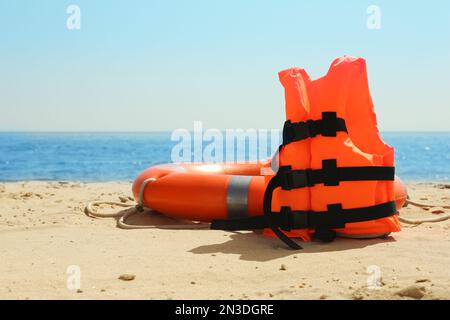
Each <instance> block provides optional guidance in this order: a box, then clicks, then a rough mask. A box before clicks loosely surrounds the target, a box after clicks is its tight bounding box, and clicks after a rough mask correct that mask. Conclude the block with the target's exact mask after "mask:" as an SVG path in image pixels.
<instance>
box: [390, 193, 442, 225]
mask: <svg viewBox="0 0 450 320" xmlns="http://www.w3.org/2000/svg"><path fill="white" fill-rule="evenodd" d="M406 204H410V205H413V206H416V207H419V208H435V207H441V208H445V209H449V208H450V206H446V205H436V204H431V203H429V204H427V203H420V202H415V201H412V200H409V199H407V200H406ZM398 219H399V220H400V221H401V222H403V223H408V224H422V223H427V222H442V221H445V220H448V219H450V214H445V215H440V216H437V217H435V218H422V219H408V218H403V217H402V216H400V215H399V217H398Z"/></svg>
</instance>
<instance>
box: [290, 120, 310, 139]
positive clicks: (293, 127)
mask: <svg viewBox="0 0 450 320" xmlns="http://www.w3.org/2000/svg"><path fill="white" fill-rule="evenodd" d="M310 121H311V120H308V121H306V122H304V121H302V122H297V123H292V122H291V121H290V120H288V121H286V122H285V123H284V127H283V144H287V143H288V142H289V141H300V140H304V139H306V138H309V137H310V136H311V134H310V124H311V122H310Z"/></svg>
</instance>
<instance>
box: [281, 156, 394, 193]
mask: <svg viewBox="0 0 450 320" xmlns="http://www.w3.org/2000/svg"><path fill="white" fill-rule="evenodd" d="M277 176H278V179H279V181H280V187H281V188H282V189H283V190H292V189H296V188H304V187H312V186H314V185H316V184H320V183H323V184H324V185H325V186H338V185H339V182H341V181H375V180H379V181H393V180H394V179H395V167H383V166H379V167H376V166H374V167H337V162H336V159H327V160H322V169H305V170H292V169H291V166H282V167H280V168H279V169H278V172H277Z"/></svg>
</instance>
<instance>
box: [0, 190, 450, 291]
mask: <svg viewBox="0 0 450 320" xmlns="http://www.w3.org/2000/svg"><path fill="white" fill-rule="evenodd" d="M130 189H131V185H130V183H126V182H120V183H77V182H16V183H3V184H0V243H1V244H2V245H1V247H0V298H1V299H413V298H422V299H450V220H448V221H445V222H440V223H434V224H431V223H426V224H422V225H418V226H411V225H404V227H403V230H402V232H400V233H397V234H394V235H392V236H391V237H388V238H386V239H375V240H349V239H337V240H336V241H334V242H333V243H327V244H323V243H317V242H311V243H304V244H303V246H304V248H305V249H304V250H301V251H292V250H287V249H286V248H285V247H284V245H283V244H282V243H281V242H280V241H279V240H277V239H270V238H265V237H263V236H261V235H259V234H256V233H253V232H239V233H232V232H223V231H211V230H166V229H160V228H156V229H151V230H122V229H119V228H117V227H116V221H115V219H114V218H104V219H96V218H91V217H88V216H86V215H85V214H84V212H83V210H84V206H85V204H86V202H87V201H89V200H112V201H120V200H119V197H121V198H122V201H125V198H127V197H129V196H131V191H130ZM408 190H409V194H410V196H411V198H412V199H415V200H417V201H421V202H431V203H433V202H434V203H446V204H448V203H449V201H450V189H449V188H448V185H442V184H437V183H414V184H408ZM128 201H129V200H128ZM129 203H130V204H132V202H131V201H129ZM104 209H105V208H104ZM108 210H110V211H111V212H115V211H119V210H120V208H114V209H113V208H108ZM449 211H450V210H448V209H443V208H432V209H428V210H424V209H421V208H417V207H411V206H408V207H407V208H403V209H402V211H401V215H403V216H405V217H410V218H417V217H435V216H436V215H439V214H446V213H449ZM129 222H130V223H134V224H139V225H144V224H154V225H157V226H158V225H163V224H167V223H172V221H171V220H169V219H167V218H164V217H158V216H154V215H149V214H148V213H143V214H139V215H137V216H135V217H132V218H131V219H130V221H129ZM69 266H78V267H79V268H80V269H79V270H80V271H81V274H80V276H81V277H80V279H81V287H80V289H78V290H77V289H73V288H70V289H69V288H68V286H67V280H68V277H69V274H67V271H68V267H69ZM121 275H129V276H130V278H131V279H133V278H134V279H133V280H129V281H125V280H123V279H119V277H120V276H121ZM378 275H379V277H378ZM373 277H378V279H379V280H380V281H379V284H380V285H379V286H377V288H369V287H368V280H369V283H372V282H371V280H370V279H373ZM122 278H123V277H122ZM410 286H413V287H412V288H409V289H408V290H406V291H411V292H409V293H408V292H407V294H406V296H401V294H399V292H405V290H404V289H405V288H408V287H410ZM402 290H403V291H402ZM408 296H409V297H408Z"/></svg>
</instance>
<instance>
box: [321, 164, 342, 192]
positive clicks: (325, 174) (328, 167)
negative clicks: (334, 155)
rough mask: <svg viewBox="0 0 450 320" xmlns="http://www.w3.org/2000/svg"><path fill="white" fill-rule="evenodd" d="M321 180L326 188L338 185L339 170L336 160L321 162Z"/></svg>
mask: <svg viewBox="0 0 450 320" xmlns="http://www.w3.org/2000/svg"><path fill="white" fill-rule="evenodd" d="M322 179H323V184H324V185H325V186H327V187H330V186H338V185H339V180H340V178H339V170H338V168H337V161H336V159H327V160H322Z"/></svg>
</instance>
